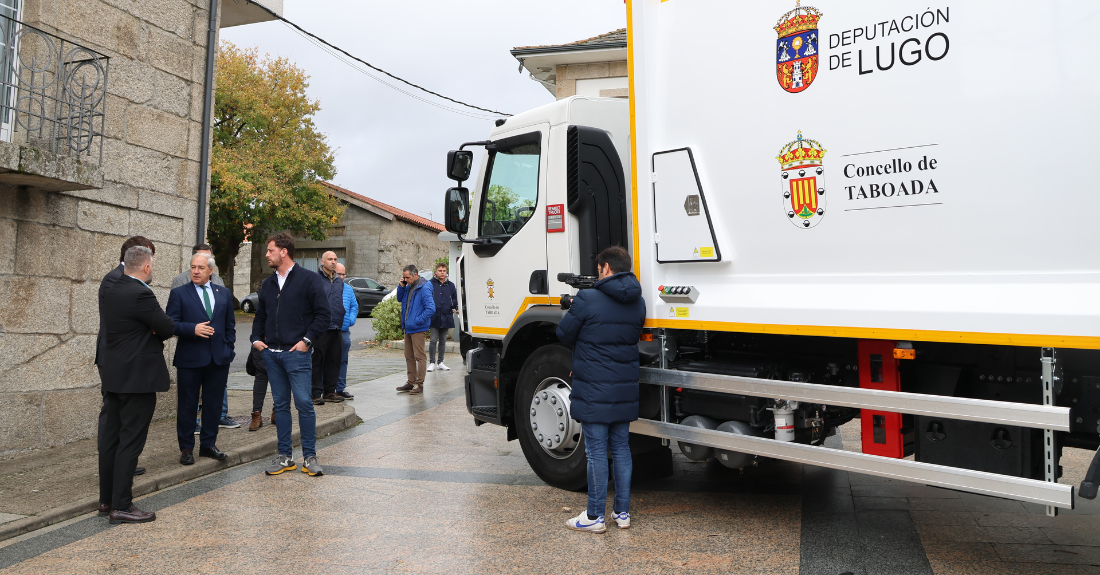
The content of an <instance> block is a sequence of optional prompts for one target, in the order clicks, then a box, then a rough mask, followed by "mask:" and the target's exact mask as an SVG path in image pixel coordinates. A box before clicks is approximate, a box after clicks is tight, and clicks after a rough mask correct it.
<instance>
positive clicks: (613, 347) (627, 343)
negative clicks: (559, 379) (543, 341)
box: [557, 246, 645, 533]
mask: <svg viewBox="0 0 1100 575" xmlns="http://www.w3.org/2000/svg"><path fill="white" fill-rule="evenodd" d="M596 265H597V266H598V269H599V274H600V276H599V277H600V280H599V281H598V282H596V284H595V285H593V286H592V288H591V289H586V290H581V291H580V292H578V293H577V296H576V297H575V298H574V299H573V305H572V306H571V308H570V309H569V313H567V314H565V317H564V318H562V320H561V323H560V324H559V325H558V330H557V334H558V339H559V340H561V341H562V343H565V344H567V345H574V346H575V347H574V349H573V388H572V391H571V392H570V394H569V398H570V411H571V415H572V416H573V419H575V420H577V421H579V422H581V424H582V429H583V430H584V447H585V452H586V453H587V454H588V509H586V510H585V511H582V512H581V513H580V515H578V516H576V517H573V518H571V519H569V520H568V521H566V523H565V525H566V527H569V528H570V529H575V530H578V531H589V532H592V533H603V532H604V531H606V529H607V528H606V526H605V523H604V512H605V510H606V506H607V474H608V469H607V453H608V451H609V450H610V452H611V457H612V460H613V461H614V465H615V502H614V505H613V507H612V512H613V513H614V515H613V517H614V519H615V523H616V524H617V525H618V526H619V528H620V529H626V528H628V527H630V475H631V473H632V472H633V466H632V462H631V459H630V445H629V439H630V422H631V421H634V420H635V419H638V394H639V391H638V375H639V372H638V340H639V339H640V338H641V335H642V326H643V324H644V323H645V300H644V299H642V286H641V285H639V284H638V278H636V277H634V274H633V273H631V272H630V254H629V253H627V251H626V250H625V249H623V248H621V247H618V246H613V247H610V248H607V249H606V250H604V251H602V252H600V254H599V255H598V256H596Z"/></svg>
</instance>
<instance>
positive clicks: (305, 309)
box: [250, 264, 332, 350]
mask: <svg viewBox="0 0 1100 575" xmlns="http://www.w3.org/2000/svg"><path fill="white" fill-rule="evenodd" d="M331 314H332V312H331V309H330V306H329V303H328V300H327V299H326V294H325V286H324V284H322V283H321V276H319V275H317V274H315V273H313V272H311V271H309V270H307V269H305V268H303V267H302V266H300V265H297V264H295V266H294V267H293V268H291V269H290V272H289V273H288V274H287V276H286V282H284V283H283V289H281V290H280V289H279V279H278V272H275V273H273V274H271V275H269V276H267V278H265V279H264V281H263V283H261V284H260V293H259V303H258V304H257V305H256V318H255V319H254V320H252V338H251V340H250V341H252V343H256V342H257V341H263V342H264V343H266V344H267V345H268V347H271V348H274V349H283V350H289V349H290V348H292V347H294V346H295V344H297V343H298V342H299V341H302V338H303V337H307V338H309V340H310V341H312V342H313V343H317V341H318V340H319V339H320V338H321V334H323V333H324V332H325V331H326V330H328V326H329V320H330V319H331V318H332V315H331Z"/></svg>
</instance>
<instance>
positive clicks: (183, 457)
mask: <svg viewBox="0 0 1100 575" xmlns="http://www.w3.org/2000/svg"><path fill="white" fill-rule="evenodd" d="M180 464H182V465H194V464H195V454H194V453H192V452H191V450H190V449H183V450H181V451H180Z"/></svg>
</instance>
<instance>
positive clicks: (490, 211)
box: [485, 184, 520, 221]
mask: <svg viewBox="0 0 1100 575" xmlns="http://www.w3.org/2000/svg"><path fill="white" fill-rule="evenodd" d="M485 199H486V204H487V205H486V210H485V214H486V219H489V220H496V221H500V220H514V219H516V216H515V209H516V207H518V204H519V201H520V198H519V194H517V193H516V192H514V191H513V190H512V188H509V187H508V186H502V185H500V184H493V185H491V186H489V192H488V193H487V194H486V197H485Z"/></svg>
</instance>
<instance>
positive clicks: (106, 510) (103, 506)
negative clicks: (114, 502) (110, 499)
mask: <svg viewBox="0 0 1100 575" xmlns="http://www.w3.org/2000/svg"><path fill="white" fill-rule="evenodd" d="M110 514H111V504H110V503H100V504H99V516H100V517H106V516H108V515H110Z"/></svg>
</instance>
